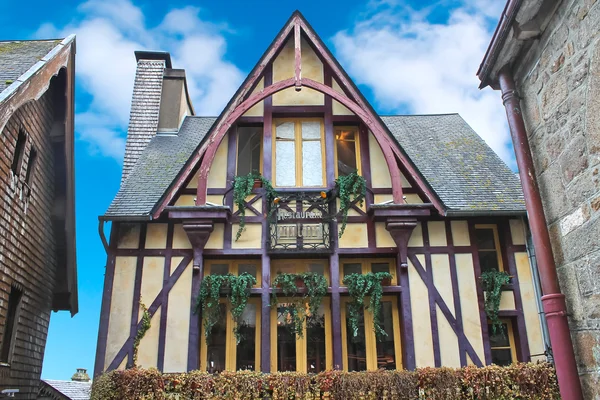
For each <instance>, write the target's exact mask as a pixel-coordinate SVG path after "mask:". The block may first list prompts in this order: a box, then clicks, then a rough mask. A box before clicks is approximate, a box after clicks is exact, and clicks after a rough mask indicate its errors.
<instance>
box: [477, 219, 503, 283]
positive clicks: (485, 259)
mask: <svg viewBox="0 0 600 400" xmlns="http://www.w3.org/2000/svg"><path fill="white" fill-rule="evenodd" d="M475 234H476V236H475V241H476V243H477V251H478V253H479V267H480V268H481V272H486V271H492V270H494V271H504V266H503V265H502V253H501V251H500V239H499V237H498V228H497V227H496V225H493V224H489V225H487V224H486V225H475Z"/></svg>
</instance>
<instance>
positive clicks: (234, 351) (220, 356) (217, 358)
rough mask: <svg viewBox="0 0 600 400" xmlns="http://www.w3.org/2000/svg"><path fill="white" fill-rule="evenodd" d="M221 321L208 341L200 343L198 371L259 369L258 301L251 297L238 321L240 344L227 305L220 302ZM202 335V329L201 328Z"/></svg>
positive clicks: (225, 301)
mask: <svg viewBox="0 0 600 400" xmlns="http://www.w3.org/2000/svg"><path fill="white" fill-rule="evenodd" d="M220 307H221V320H220V321H219V322H218V323H217V324H216V325H215V326H214V327H213V330H212V334H211V335H210V337H209V338H208V339H205V338H204V337H202V339H201V340H202V341H201V344H200V370H202V371H207V372H211V373H215V372H221V371H224V370H228V371H236V370H240V369H247V370H257V371H258V370H259V369H260V299H259V298H251V299H249V300H248V304H247V305H246V308H245V310H244V312H243V314H242V317H241V318H240V321H239V324H238V330H239V332H240V333H241V335H239V338H240V340H239V342H238V341H237V339H236V336H235V335H234V333H233V329H234V321H233V318H231V314H230V313H229V307H230V304H229V303H228V302H227V300H226V299H225V298H223V299H222V300H221V305H220ZM202 332H204V327H202Z"/></svg>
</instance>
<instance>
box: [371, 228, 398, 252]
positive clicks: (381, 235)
mask: <svg viewBox="0 0 600 400" xmlns="http://www.w3.org/2000/svg"><path fill="white" fill-rule="evenodd" d="M375 245H376V246H377V247H396V242H394V239H393V238H392V235H390V232H389V231H388V230H387V229H385V222H375Z"/></svg>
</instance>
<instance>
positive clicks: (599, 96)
mask: <svg viewBox="0 0 600 400" xmlns="http://www.w3.org/2000/svg"><path fill="white" fill-rule="evenodd" d="M599 29H600V2H597V1H596V0H563V1H562V2H561V4H560V5H559V8H558V9H557V11H556V14H555V15H554V16H553V18H552V20H551V22H550V25H549V26H548V28H547V29H546V31H545V32H544V34H543V36H542V37H541V38H540V40H539V41H537V42H536V43H535V44H534V45H533V47H532V49H531V50H530V51H529V53H528V54H527V55H526V56H525V57H524V59H522V60H519V61H518V62H517V63H516V64H517V65H518V69H517V71H516V73H515V77H516V80H517V85H518V88H519V92H520V95H521V97H522V102H521V104H522V108H523V115H524V118H525V123H526V125H527V131H528V135H529V140H530V145H531V148H532V153H533V159H534V163H535V170H536V171H535V172H536V175H537V178H538V183H539V186H540V192H541V195H542V200H543V202H544V210H545V213H546V220H547V223H548V227H549V230H550V236H551V239H552V247H553V250H554V258H555V260H556V264H557V268H558V273H559V280H560V285H561V289H562V291H563V293H564V294H565V295H566V297H567V306H568V312H569V323H570V328H571V332H572V338H573V341H574V345H575V352H576V357H577V362H578V368H579V372H580V375H581V380H582V384H583V387H584V393H585V397H586V398H587V399H600V46H599V41H600V35H599V34H598V33H599Z"/></svg>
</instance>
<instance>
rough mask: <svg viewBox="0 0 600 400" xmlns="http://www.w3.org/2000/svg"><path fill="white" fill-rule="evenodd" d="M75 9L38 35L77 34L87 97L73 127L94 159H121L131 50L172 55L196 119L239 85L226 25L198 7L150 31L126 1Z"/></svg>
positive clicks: (105, 0)
mask: <svg viewBox="0 0 600 400" xmlns="http://www.w3.org/2000/svg"><path fill="white" fill-rule="evenodd" d="M77 12H78V17H77V19H76V20H74V21H73V22H72V23H71V24H69V25H67V26H65V27H63V28H60V29H57V28H56V27H54V26H53V25H52V24H49V23H45V24H42V25H41V26H40V28H39V29H38V31H37V33H36V36H37V37H48V36H54V37H57V36H66V35H68V34H70V33H75V34H76V35H77V62H76V69H77V71H76V76H77V85H78V86H79V88H80V89H81V88H82V89H83V90H84V91H85V92H86V93H87V94H89V96H90V98H91V100H90V101H89V104H88V105H87V106H86V107H84V109H78V110H77V115H76V128H77V132H78V139H81V140H84V141H86V142H88V143H89V144H90V150H91V152H92V153H94V154H99V155H103V156H108V157H113V158H115V159H116V160H117V161H119V162H121V160H122V158H123V152H124V149H125V136H126V131H127V124H128V121H129V110H130V103H131V94H132V91H133V82H134V76H135V68H136V63H135V57H134V51H135V50H165V51H169V52H171V55H172V60H173V66H174V67H175V68H184V69H185V70H186V74H187V78H188V86H189V89H190V95H191V96H192V102H193V104H194V108H195V110H196V113H198V114H200V115H202V114H204V115H215V114H218V113H219V112H220V111H221V109H222V108H223V107H224V106H225V104H226V103H227V101H228V100H229V98H230V97H231V96H232V95H233V93H234V92H235V90H236V89H237V87H238V86H239V84H240V82H241V81H242V78H243V76H242V73H241V72H240V70H239V69H238V68H237V67H236V66H235V65H233V64H231V63H230V62H228V61H226V60H225V59H224V57H225V52H226V47H227V44H226V40H225V38H224V36H223V34H224V32H225V31H227V28H226V27H225V26H218V25H215V24H213V23H210V22H207V21H204V20H202V19H201V18H200V15H199V13H200V9H198V8H196V7H184V8H180V9H175V10H172V11H170V12H169V13H168V14H167V15H166V16H165V17H164V18H163V20H162V21H161V22H160V23H159V24H157V25H156V26H148V24H147V23H146V21H145V18H144V14H143V12H142V10H141V9H140V8H139V7H137V6H136V5H135V4H133V3H132V2H131V1H129V0H90V1H88V2H86V3H83V4H81V5H80V6H78V7H77ZM78 106H79V107H80V108H81V105H80V104H78Z"/></svg>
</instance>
